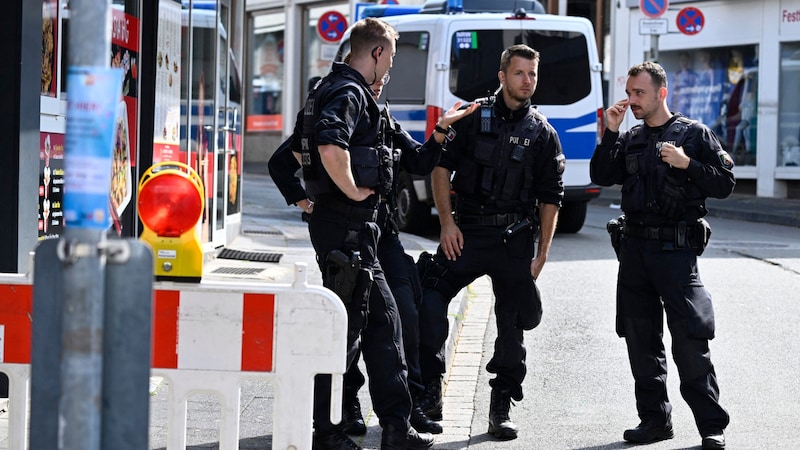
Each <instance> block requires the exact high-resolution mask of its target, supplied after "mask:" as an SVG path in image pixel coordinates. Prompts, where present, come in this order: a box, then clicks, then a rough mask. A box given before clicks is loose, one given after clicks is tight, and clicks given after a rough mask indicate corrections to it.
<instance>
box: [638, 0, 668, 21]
mask: <svg viewBox="0 0 800 450" xmlns="http://www.w3.org/2000/svg"><path fill="white" fill-rule="evenodd" d="M667 8H669V0H639V9H641V10H642V14H644V15H645V16H647V17H649V18H651V19H658V18H659V17H661V16H662V15H663V14H664V13H665V12H667Z"/></svg>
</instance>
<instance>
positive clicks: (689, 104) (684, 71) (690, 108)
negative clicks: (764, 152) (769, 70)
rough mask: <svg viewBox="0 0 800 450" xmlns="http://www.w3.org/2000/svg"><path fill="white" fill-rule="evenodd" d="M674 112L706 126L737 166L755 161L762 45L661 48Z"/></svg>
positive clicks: (752, 163)
mask: <svg viewBox="0 0 800 450" xmlns="http://www.w3.org/2000/svg"><path fill="white" fill-rule="evenodd" d="M659 59H660V62H661V64H662V65H663V66H664V70H666V71H667V79H668V82H669V96H668V98H667V104H668V105H669V108H670V110H671V111H673V112H680V113H682V114H684V115H686V116H688V117H689V118H691V119H695V120H699V121H700V122H702V123H704V124H706V125H708V126H709V127H710V128H711V129H712V130H713V131H714V133H716V135H717V137H718V138H719V140H720V142H721V143H722V146H723V147H724V148H725V150H726V151H727V152H728V153H730V155H731V157H733V160H734V161H735V163H736V165H738V166H754V165H755V164H756V150H757V148H756V141H757V139H756V136H757V133H756V130H757V126H756V125H757V124H756V119H757V117H758V115H757V111H756V105H757V104H758V102H757V95H758V47H757V46H756V45H741V46H734V47H718V48H704V49H693V50H678V51H666V52H661V54H660V57H659Z"/></svg>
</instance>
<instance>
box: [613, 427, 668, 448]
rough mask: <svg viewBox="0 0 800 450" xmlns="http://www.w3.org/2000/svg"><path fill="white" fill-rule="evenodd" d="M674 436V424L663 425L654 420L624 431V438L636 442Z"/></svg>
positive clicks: (647, 441) (645, 442)
mask: <svg viewBox="0 0 800 450" xmlns="http://www.w3.org/2000/svg"><path fill="white" fill-rule="evenodd" d="M673 436H674V434H673V433H672V424H666V425H661V424H657V423H654V422H642V423H640V424H639V425H638V426H637V427H636V428H631V429H629V430H625V432H624V433H622V439H625V440H626V441H628V442H634V443H636V444H649V443H651V442H658V441H664V440H667V439H672V437H673Z"/></svg>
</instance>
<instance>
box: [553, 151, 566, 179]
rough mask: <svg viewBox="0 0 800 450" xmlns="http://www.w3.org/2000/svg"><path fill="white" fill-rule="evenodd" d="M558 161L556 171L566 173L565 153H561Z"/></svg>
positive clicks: (557, 158) (557, 156)
mask: <svg viewBox="0 0 800 450" xmlns="http://www.w3.org/2000/svg"><path fill="white" fill-rule="evenodd" d="M555 160H556V170H557V171H558V173H560V174H561V173H564V168H565V167H566V166H567V158H566V157H565V156H564V154H563V153H559V154H558V155H556V157H555Z"/></svg>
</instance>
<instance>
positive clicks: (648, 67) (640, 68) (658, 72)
mask: <svg viewBox="0 0 800 450" xmlns="http://www.w3.org/2000/svg"><path fill="white" fill-rule="evenodd" d="M642 72H647V73H649V74H650V79H652V80H653V86H654V87H655V88H656V89H658V88H662V87H663V88H665V87H667V72H665V71H664V68H663V67H661V64H659V63H657V62H653V61H645V62H643V63H641V64H636V65H635V66H633V67H631V68H630V69H628V76H629V77H635V76H637V75H639V74H640V73H642Z"/></svg>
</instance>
